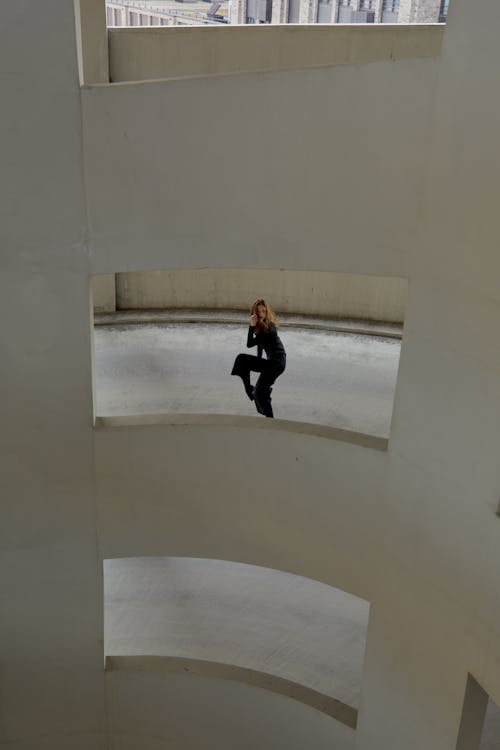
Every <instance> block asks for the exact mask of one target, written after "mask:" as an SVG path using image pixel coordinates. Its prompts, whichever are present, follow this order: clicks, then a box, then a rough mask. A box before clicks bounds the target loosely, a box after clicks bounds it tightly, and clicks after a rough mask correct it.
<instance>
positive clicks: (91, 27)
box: [74, 0, 109, 85]
mask: <svg viewBox="0 0 500 750" xmlns="http://www.w3.org/2000/svg"><path fill="white" fill-rule="evenodd" d="M74 2H75V22H76V41H77V52H78V68H79V73H80V84H81V85H83V84H90V83H108V82H109V60H108V31H107V28H106V5H105V2H104V0H74Z"/></svg>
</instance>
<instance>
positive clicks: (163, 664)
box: [105, 656, 358, 729]
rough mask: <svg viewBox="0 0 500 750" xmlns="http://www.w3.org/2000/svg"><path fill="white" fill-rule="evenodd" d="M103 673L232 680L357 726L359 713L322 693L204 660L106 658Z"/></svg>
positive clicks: (260, 673) (353, 727)
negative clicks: (183, 675)
mask: <svg viewBox="0 0 500 750" xmlns="http://www.w3.org/2000/svg"><path fill="white" fill-rule="evenodd" d="M105 670H106V671H107V672H118V671H121V672H124V671H129V672H174V673H189V674H193V675H201V676H204V677H217V678H219V679H223V680H235V681H237V682H242V683H244V684H246V685H252V686H253V687H259V688H262V689H264V690H269V691H271V692H272V693H278V694H279V695H284V696H286V697H287V698H292V699H293V700H296V701H299V702H300V703H304V704H305V705H307V706H310V707H311V708H314V709H316V710H317V711H321V713H324V714H327V715H328V716H330V717H331V718H333V719H336V720H337V721H340V722H341V723H342V724H345V725H346V726H348V727H350V728H351V729H355V728H356V724H357V718H358V712H357V710H356V709H355V708H353V707H352V706H348V705H347V704H346V703H342V701H339V700H336V699H335V698H332V697H330V696H329V695H325V694H324V693H319V692H317V691H316V690H312V689H311V688H308V687H304V686H303V685H300V684H299V683H297V682H292V681H291V680H285V679H284V678H282V677H275V676H274V675H271V674H267V673H266V672H260V671H257V670H254V669H248V668H246V667H239V666H233V665H232V664H223V663H221V662H214V661H205V660H203V659H186V658H182V657H178V656H106V661H105Z"/></svg>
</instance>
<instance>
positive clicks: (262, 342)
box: [247, 323, 286, 365]
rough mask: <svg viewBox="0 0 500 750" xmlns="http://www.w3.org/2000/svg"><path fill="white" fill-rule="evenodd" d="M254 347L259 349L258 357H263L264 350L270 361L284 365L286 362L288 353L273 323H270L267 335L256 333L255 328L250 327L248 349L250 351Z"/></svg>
mask: <svg viewBox="0 0 500 750" xmlns="http://www.w3.org/2000/svg"><path fill="white" fill-rule="evenodd" d="M252 346H256V347H257V356H258V357H262V350H264V351H265V353H266V357H267V358H268V359H271V360H274V361H275V362H280V363H281V364H282V365H284V364H285V362H286V352H285V347H284V346H283V342H282V341H281V339H280V337H279V336H278V332H277V330H276V328H275V327H274V326H273V324H272V323H269V331H268V332H267V333H263V332H261V333H257V334H256V333H255V328H254V327H253V326H249V328H248V336H247V347H248V348H249V349H251V348H252Z"/></svg>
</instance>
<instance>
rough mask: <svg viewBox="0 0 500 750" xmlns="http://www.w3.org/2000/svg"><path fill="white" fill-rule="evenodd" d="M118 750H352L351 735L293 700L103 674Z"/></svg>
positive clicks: (164, 677) (197, 679)
mask: <svg viewBox="0 0 500 750" xmlns="http://www.w3.org/2000/svg"><path fill="white" fill-rule="evenodd" d="M106 689H107V694H108V696H109V705H110V728H111V731H112V734H113V737H114V740H113V748H115V749H116V750H170V748H173V747H175V750H199V748H200V747H203V748H207V750H218V748H236V747H237V748H238V750H255V749H256V748H269V750H271V748H277V747H286V748H289V750H303V748H304V747H307V746H309V745H310V746H311V747H314V748H315V750H332V748H335V750H353V748H354V732H353V730H352V729H349V728H348V727H346V726H344V725H343V724H340V723H338V722H336V721H335V720H334V719H330V718H329V717H327V716H325V715H324V714H322V713H320V712H319V711H315V710H314V709H312V708H309V707H308V706H303V705H302V704H300V703H298V702H297V701H294V700H291V699H290V698H285V697H284V696H281V695H276V694H274V693H270V692H268V691H265V690H261V689H259V688H254V687H250V686H249V685H242V684H239V683H237V682H231V681H227V680H218V679H214V678H209V677H201V676H195V675H188V674H169V673H164V674H162V673H145V672H123V671H117V672H107V673H106Z"/></svg>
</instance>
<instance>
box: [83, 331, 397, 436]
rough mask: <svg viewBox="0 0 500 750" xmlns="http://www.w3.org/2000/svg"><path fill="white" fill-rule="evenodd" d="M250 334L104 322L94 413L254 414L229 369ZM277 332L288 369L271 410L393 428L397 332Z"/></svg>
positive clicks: (345, 424)
mask: <svg viewBox="0 0 500 750" xmlns="http://www.w3.org/2000/svg"><path fill="white" fill-rule="evenodd" d="M246 332H247V329H246V327H245V326H244V325H242V324H241V323H238V324H224V325H220V324H210V323H191V324H181V323H176V324H170V323H169V324H159V325H140V326H138V325H131V326H120V327H109V326H99V327H98V328H96V329H95V375H96V401H97V403H96V413H97V414H98V415H99V416H111V415H120V414H122V415H125V414H150V413H157V412H167V413H168V412H180V413H205V414H206V413H217V414H243V415H256V411H255V408H254V405H253V404H252V403H251V402H250V401H249V400H248V399H247V397H246V395H245V393H244V391H243V388H242V384H241V380H240V379H239V378H236V377H231V375H230V372H231V368H232V364H233V361H234V357H235V355H236V354H237V353H238V352H240V351H241V352H244V351H249V350H247V349H246ZM280 336H281V338H282V340H283V343H284V345H285V348H286V350H287V369H286V371H285V373H284V374H283V375H282V376H281V377H280V378H279V379H278V381H277V382H276V385H275V387H274V391H273V407H274V413H275V417H277V418H282V419H290V420H298V421H303V422H313V423H317V424H326V425H330V426H335V427H339V428H343V429H348V430H354V431H357V432H364V433H367V434H371V435H377V436H381V437H388V436H389V431H390V422H391V415H392V404H393V400H394V390H395V384H396V378H397V371H398V364H399V354H400V341H399V340H397V339H391V338H382V337H375V336H368V335H354V334H345V333H336V332H333V331H325V330H315V329H309V328H303V329H301V328H296V327H295V328H286V327H283V328H282V329H281V331H280ZM254 351H255V350H254Z"/></svg>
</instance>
